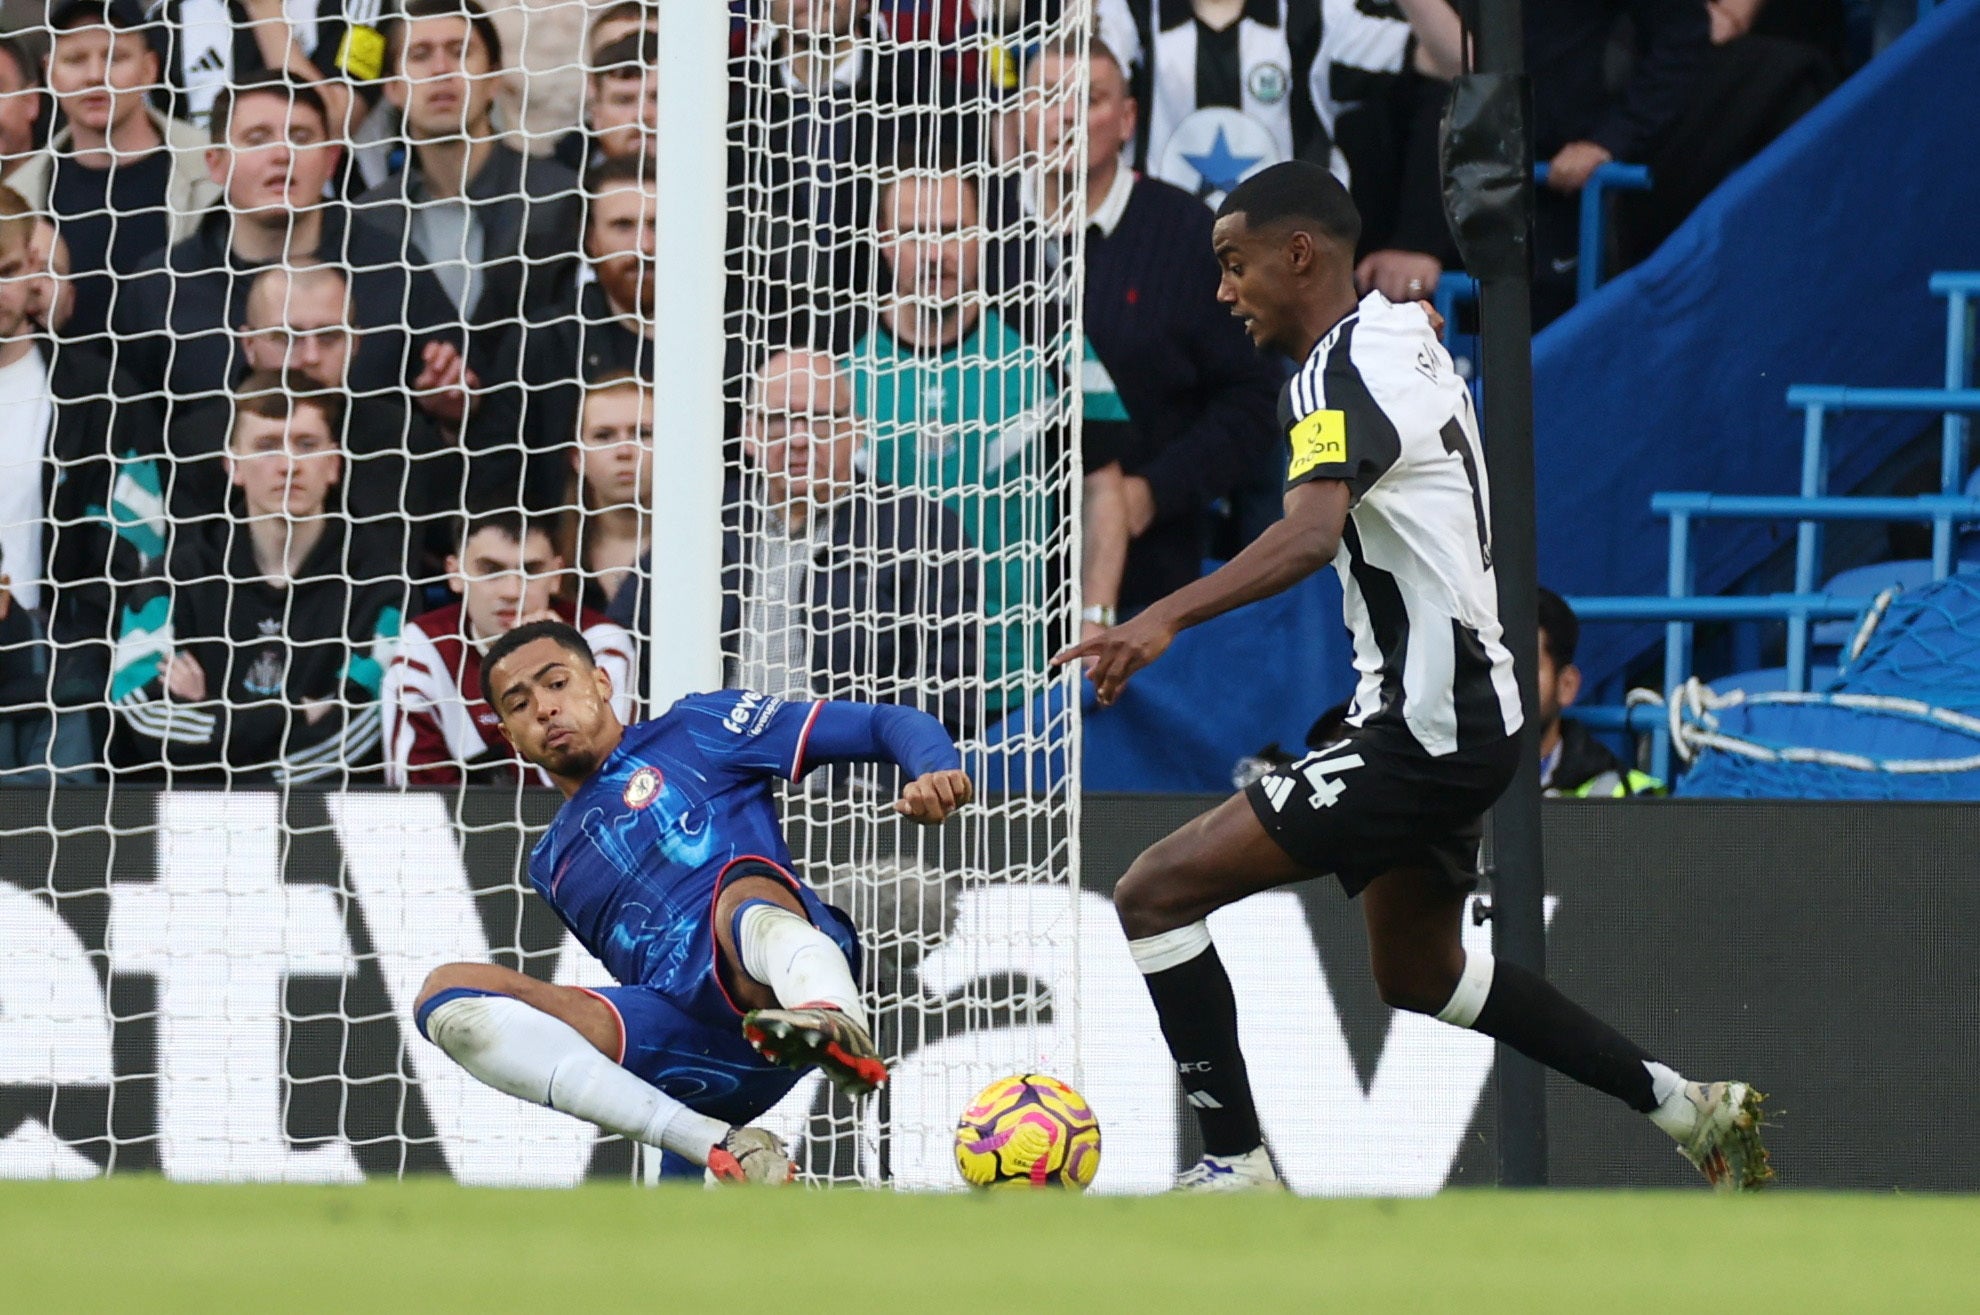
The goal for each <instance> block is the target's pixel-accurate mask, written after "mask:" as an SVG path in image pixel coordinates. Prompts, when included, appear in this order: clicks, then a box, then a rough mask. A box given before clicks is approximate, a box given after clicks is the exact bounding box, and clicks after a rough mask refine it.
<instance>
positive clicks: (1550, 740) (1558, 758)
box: [1536, 589, 1664, 799]
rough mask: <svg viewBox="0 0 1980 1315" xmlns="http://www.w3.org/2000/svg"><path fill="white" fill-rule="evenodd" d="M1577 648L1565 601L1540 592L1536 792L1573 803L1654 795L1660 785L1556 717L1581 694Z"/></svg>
mask: <svg viewBox="0 0 1980 1315" xmlns="http://www.w3.org/2000/svg"><path fill="white" fill-rule="evenodd" d="M1580 643H1581V621H1580V619H1579V618H1577V617H1576V616H1575V614H1574V609H1573V608H1571V607H1569V606H1568V605H1567V600H1566V599H1564V598H1562V597H1561V596H1560V595H1559V594H1557V593H1555V592H1554V591H1553V590H1551V589H1542V590H1541V591H1540V649H1539V653H1540V666H1539V670H1538V672H1537V676H1538V679H1537V681H1536V684H1537V686H1538V695H1537V697H1538V699H1539V703H1540V788H1541V789H1542V790H1543V791H1545V792H1546V793H1547V794H1550V795H1571V796H1573V797H1575V798H1577V799H1623V798H1627V797H1628V796H1630V795H1659V794H1663V793H1664V783H1663V782H1662V781H1659V780H1658V779H1657V778H1656V777H1654V776H1650V775H1647V774H1646V773H1643V772H1639V771H1637V770H1636V769H1635V768H1633V767H1629V766H1626V765H1624V763H1623V761H1622V760H1621V759H1620V758H1617V757H1616V756H1615V755H1614V754H1613V753H1611V752H1609V750H1608V748H1607V747H1606V746H1604V745H1603V744H1602V742H1601V741H1600V740H1597V739H1596V738H1595V737H1594V736H1593V735H1590V734H1589V733H1588V728H1587V727H1586V726H1584V725H1582V724H1581V723H1580V722H1578V721H1574V720H1572V719H1571V718H1567V717H1563V716H1562V715H1561V714H1562V713H1563V712H1565V711H1566V710H1567V709H1569V708H1571V707H1573V706H1574V701H1575V699H1576V698H1577V697H1578V696H1579V695H1580V693H1581V668H1579V667H1577V666H1575V665H1574V654H1575V650H1576V648H1578V647H1579V646H1580Z"/></svg>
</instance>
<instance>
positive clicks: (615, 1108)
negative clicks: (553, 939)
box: [426, 995, 729, 1164]
mask: <svg viewBox="0 0 1980 1315" xmlns="http://www.w3.org/2000/svg"><path fill="white" fill-rule="evenodd" d="M426 1035H427V1039H428V1040H430V1041H432V1042H433V1044H434V1045H436V1046H439V1047H440V1048H441V1049H442V1050H444V1051H446V1052H447V1054H448V1055H450V1056H452V1057H453V1059H454V1062H455V1063H457V1064H459V1065H460V1066H461V1067H462V1068H464V1069H466V1070H467V1071H468V1072H470V1073H472V1074H473V1075H474V1076H475V1077H477V1078H479V1079H481V1080H482V1081H483V1082H485V1083H487V1084H488V1085H489V1086H491V1087H493V1088H495V1089H496V1090H497V1091H502V1092H507V1093H508V1094H509V1095H511V1096H517V1097H520V1098H521V1099H523V1100H526V1101H530V1102H532V1103H534V1104H537V1105H547V1106H549V1107H550V1108H551V1109H553V1110H557V1111H558V1112H560V1113H563V1114H569V1115H571V1116H572V1117H573V1118H579V1119H583V1120H584V1121H585V1122H587V1123H595V1124H597V1125H598V1126H599V1127H601V1128H603V1129H605V1131H607V1132H616V1133H618V1134H619V1135H620V1136H621V1137H630V1138H631V1139H632V1140H634V1141H637V1142H644V1143H645V1144H646V1145H648V1146H659V1147H662V1148H663V1149H666V1150H670V1151H673V1152H675V1153H677V1154H679V1155H684V1156H686V1157H687V1158H688V1159H690V1160H693V1161H694V1162H695V1163H696V1164H706V1163H708V1153H709V1152H710V1151H711V1150H713V1149H714V1148H715V1147H716V1146H717V1145H719V1144H720V1143H721V1140H722V1138H724V1137H726V1136H728V1134H729V1125H728V1124H726V1123H724V1122H722V1121H721V1120H720V1119H711V1118H709V1117H708V1116H706V1115H704V1114H697V1113H695V1112H694V1111H693V1110H691V1109H689V1108H688V1107H687V1106H685V1105H683V1104H681V1103H680V1102H679V1101H677V1100H675V1099H674V1098H673V1097H672V1096H669V1095H667V1094H666V1093H665V1092H663V1091H661V1090H659V1089H658V1088H656V1087H652V1086H649V1085H648V1084H647V1083H645V1082H643V1081H641V1080H640V1079H639V1078H638V1077H636V1076H634V1075H633V1074H632V1073H629V1072H627V1071H626V1070H625V1069H623V1068H621V1067H619V1066H618V1065H617V1064H614V1063H613V1062H612V1061H611V1060H609V1059H607V1058H606V1057H605V1056H603V1055H601V1054H599V1053H598V1051H597V1049H596V1048H595V1047H594V1046H593V1045H592V1044H591V1043H590V1042H589V1041H587V1040H585V1039H584V1037H583V1035H582V1034H580V1033H579V1032H578V1030H577V1029H576V1028H574V1027H572V1026H571V1025H570V1024H569V1023H566V1022H564V1021H562V1020H561V1019H557V1018H552V1017H551V1016H550V1015H549V1014H546V1013H544V1012H543V1011H542V1010H540V1009H533V1008H531V1007H530V1006H529V1005H526V1004H524V1003H523V1002H522V1001H520V1000H516V999H512V998H510V997H509V996H506V995H468V996H460V997H457V998H455V999H452V1000H448V1001H445V1002H444V1003H442V1004H441V1005H439V1006H438V1007H437V1008H435V1009H433V1010H432V1011H431V1012H430V1013H428V1014H427V1016H426Z"/></svg>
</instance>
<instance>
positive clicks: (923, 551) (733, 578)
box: [610, 482, 980, 736]
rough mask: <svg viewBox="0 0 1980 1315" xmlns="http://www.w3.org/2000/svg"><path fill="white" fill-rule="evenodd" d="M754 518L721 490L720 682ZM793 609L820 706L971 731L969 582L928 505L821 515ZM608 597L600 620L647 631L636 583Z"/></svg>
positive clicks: (882, 496) (868, 506) (959, 552)
mask: <svg viewBox="0 0 1980 1315" xmlns="http://www.w3.org/2000/svg"><path fill="white" fill-rule="evenodd" d="M761 525H762V513H761V511H760V510H758V508H757V507H756V506H755V505H754V504H753V503H751V502H749V501H748V500H747V495H746V492H745V490H744V488H743V487H742V486H741V485H740V484H737V483H733V482H732V483H731V484H730V486H729V489H728V492H727V494H726V495H725V498H724V511H723V533H722V660H723V682H724V683H725V684H731V685H732V684H734V683H735V681H736V679H737V667H738V664H739V662H740V660H741V654H742V630H743V626H744V624H746V621H747V617H746V609H745V608H744V606H743V600H744V599H746V598H747V597H749V596H750V595H751V594H752V593H753V592H754V591H755V583H754V580H753V578H752V577H753V574H754V572H753V569H752V567H751V564H750V561H749V557H748V554H747V552H746V551H745V549H746V546H747V544H748V542H749V541H750V538H751V537H753V536H754V535H755V534H757V533H758V532H759V531H760V529H761ZM812 561H813V568H814V574H813V576H812V581H813V593H812V596H811V598H809V599H808V600H807V605H806V607H805V609H804V611H805V616H804V618H803V622H802V624H804V625H805V626H806V627H807V628H808V629H809V630H810V632H811V636H812V642H811V678H812V688H813V690H814V691H815V692H816V693H818V694H819V695H820V696H822V697H825V698H834V699H858V700H861V701H864V702H876V701H878V702H886V703H901V704H906V705H908V706H911V707H917V708H921V709H924V710H925V711H927V712H929V713H931V714H932V715H934V716H936V717H939V718H940V719H941V721H942V724H943V725H944V726H946V727H948V728H949V733H950V734H952V735H956V736H963V735H967V734H969V733H970V732H971V731H973V730H974V729H976V727H975V725H974V722H975V715H976V714H975V693H976V670H977V637H978V630H979V628H980V618H978V616H977V608H978V604H977V575H978V572H977V570H976V569H975V567H976V562H975V558H974V554H973V553H972V552H971V551H970V545H969V542H968V540H967V538H966V537H965V536H964V534H963V530H962V522H961V521H960V520H958V519H957V517H956V515H955V513H954V512H952V511H950V510H949V509H948V508H947V507H945V506H943V505H942V504H941V503H939V502H935V501H932V500H930V499H927V498H923V497H919V496H917V495H915V494H912V493H901V492H896V491H893V490H886V489H873V488H870V487H869V488H863V489H860V490H859V491H856V492H855V493H854V494H853V495H852V496H851V497H850V498H849V499H848V500H847V501H845V502H843V503H841V504H840V505H839V506H838V507H836V508H834V509H833V511H832V512H831V513H830V525H829V533H828V534H827V536H826V538H825V541H824V542H823V543H821V544H820V545H819V547H818V549H817V551H816V554H815V555H814V557H813V559H812ZM651 565H652V563H651V561H650V559H649V560H647V561H643V562H642V563H641V570H640V572H639V574H638V575H636V576H635V577H634V582H633V583H631V584H628V585H627V587H626V588H624V589H622V590H620V591H619V595H618V597H617V598H615V599H614V600H613V602H612V608H611V612H610V616H611V618H612V619H613V620H614V621H617V622H618V623H619V624H620V625H622V626H625V627H626V628H627V629H628V630H630V631H632V633H634V634H635V635H638V636H640V638H641V639H642V640H643V641H644V640H648V639H649V638H650V636H651V635H652V633H653V630H652V625H651V620H650V618H649V616H648V614H647V604H646V598H645V586H644V580H645V578H646V574H647V572H648V571H649V570H650V569H651Z"/></svg>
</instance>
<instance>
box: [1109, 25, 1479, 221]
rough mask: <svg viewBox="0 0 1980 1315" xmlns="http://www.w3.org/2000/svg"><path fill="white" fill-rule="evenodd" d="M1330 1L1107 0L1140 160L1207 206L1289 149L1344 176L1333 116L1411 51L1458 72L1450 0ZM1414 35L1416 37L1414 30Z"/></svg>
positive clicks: (1394, 71) (1435, 66)
mask: <svg viewBox="0 0 1980 1315" xmlns="http://www.w3.org/2000/svg"><path fill="white" fill-rule="evenodd" d="M1322 11H1323V6H1322V5H1321V4H1319V3H1317V2H1315V0H1306V2H1304V3H1302V0H1100V4H1099V16H1100V38H1101V40H1102V41H1104V42H1105V43H1106V45H1107V46H1108V48H1109V49H1110V50H1112V51H1113V52H1114V55H1115V57H1116V58H1117V59H1119V60H1120V62H1121V64H1122V65H1123V67H1125V68H1126V69H1127V70H1128V74H1129V78H1130V86H1131V89H1132V92H1133V94H1134V97H1135V99H1136V101H1137V102H1138V103H1139V104H1140V105H1141V108H1142V117H1141V119H1140V121H1139V124H1138V133H1137V143H1136V151H1135V159H1136V160H1137V161H1138V162H1139V165H1140V167H1141V169H1142V170H1143V171H1144V172H1146V173H1148V174H1150V175H1152V176H1154V177H1157V178H1162V179H1165V180H1167V181H1168V182H1171V183H1174V184H1175V185H1176V186H1178V187H1181V188H1183V189H1184V190H1185V191H1189V192H1193V193H1195V194H1196V195H1197V196H1200V197H1203V198H1205V199H1206V200H1208V201H1209V202H1210V203H1211V204H1213V205H1214V204H1216V202H1217V201H1218V200H1220V199H1222V197H1223V195H1224V193H1226V192H1228V191H1230V189H1231V188H1233V187H1235V186H1236V185H1237V184H1238V182H1239V181H1240V180H1241V179H1243V178H1245V177H1248V176H1249V175H1251V174H1253V173H1255V172H1257V171H1258V170H1260V169H1263V168H1265V167H1266V166H1268V165H1272V164H1276V163H1278V162H1279V161H1281V160H1290V159H1302V160H1313V161H1317V162H1318V163H1321V164H1325V165H1328V166H1329V167H1330V168H1332V169H1333V171H1334V172H1335V173H1336V174H1337V175H1339V176H1340V177H1341V178H1342V179H1343V180H1345V179H1346V178H1347V176H1348V172H1347V162H1346V160H1345V159H1344V158H1343V157H1342V155H1341V154H1340V152H1339V151H1338V150H1337V149H1336V147H1335V143H1334V137H1333V132H1334V125H1335V121H1336V119H1337V118H1338V116H1339V114H1340V111H1341V109H1342V107H1343V105H1345V104H1351V103H1353V102H1355V101H1357V100H1360V99H1363V98H1365V97H1367V96H1369V95H1371V94H1376V92H1377V91H1378V89H1379V88H1381V87H1382V86H1384V85H1385V83H1386V82H1387V81H1388V80H1390V79H1393V78H1394V77H1395V76H1396V75H1398V74H1400V73H1401V72H1402V71H1403V69H1404V67H1405V64H1406V63H1407V62H1408V61H1410V60H1411V59H1412V58H1413V59H1414V61H1415V64H1416V67H1418V68H1419V69H1421V70H1423V71H1424V72H1428V73H1434V74H1436V75H1438V76H1443V77H1448V76H1450V75H1451V74H1453V73H1455V72H1456V71H1457V41H1458V25H1457V20H1456V16H1455V14H1453V13H1451V11H1450V10H1449V8H1448V5H1447V4H1446V3H1445V0H1398V3H1397V5H1396V6H1394V7H1393V8H1391V7H1389V6H1376V5H1359V4H1356V5H1347V4H1341V5H1335V4H1328V5H1325V6H1324V12H1325V17H1324V21H1323V19H1322ZM1413 37H1414V38H1415V39H1414V40H1412V38H1413Z"/></svg>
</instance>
